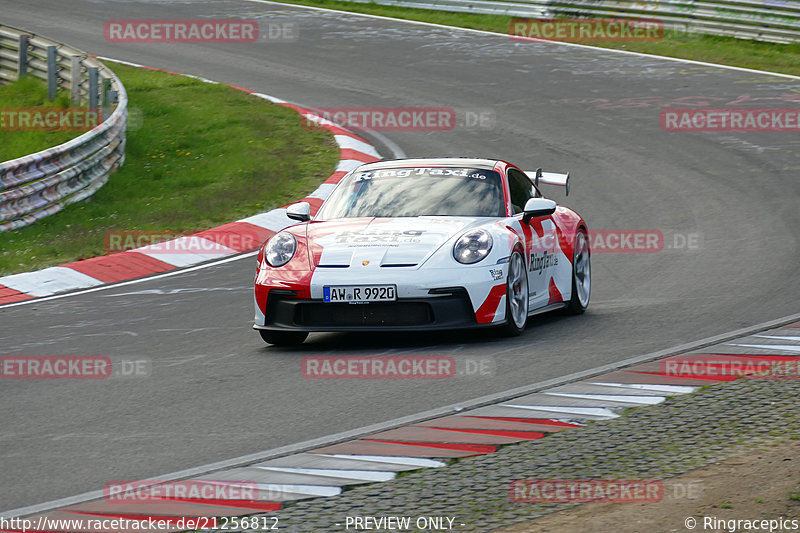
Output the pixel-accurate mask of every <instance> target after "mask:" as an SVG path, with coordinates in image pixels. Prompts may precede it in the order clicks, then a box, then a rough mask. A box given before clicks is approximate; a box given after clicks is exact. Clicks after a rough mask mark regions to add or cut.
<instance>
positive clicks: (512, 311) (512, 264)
mask: <svg viewBox="0 0 800 533" xmlns="http://www.w3.org/2000/svg"><path fill="white" fill-rule="evenodd" d="M527 321H528V272H527V270H526V269H525V261H524V260H523V259H522V254H520V253H519V252H514V253H512V254H511V258H510V259H509V261H508V276H506V323H505V325H504V326H503V333H504V334H505V335H506V336H509V337H517V336H519V335H522V333H523V332H524V331H525V324H526V322H527Z"/></svg>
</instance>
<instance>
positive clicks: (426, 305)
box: [253, 287, 491, 331]
mask: <svg viewBox="0 0 800 533" xmlns="http://www.w3.org/2000/svg"><path fill="white" fill-rule="evenodd" d="M432 292H433V291H432ZM264 316H265V320H264V325H263V326H261V325H258V324H256V325H255V326H253V327H254V328H255V329H267V330H281V331H424V330H436V329H461V328H474V327H478V326H484V325H491V324H478V323H477V321H476V319H475V313H474V311H473V309H472V304H471V302H470V298H469V295H468V294H467V291H466V289H464V288H460V287H453V288H448V289H436V290H435V292H434V293H433V294H430V296H428V297H425V298H401V299H398V300H397V301H395V302H373V303H368V304H349V303H324V302H322V301H321V300H311V299H303V298H297V297H296V296H295V295H294V294H292V291H281V290H272V291H270V294H269V297H268V299H267V305H266V313H264Z"/></svg>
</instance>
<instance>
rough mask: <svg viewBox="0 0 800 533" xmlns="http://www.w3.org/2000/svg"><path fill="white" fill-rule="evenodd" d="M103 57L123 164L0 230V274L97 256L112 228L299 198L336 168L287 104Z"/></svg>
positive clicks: (221, 218)
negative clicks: (123, 115) (124, 129)
mask: <svg viewBox="0 0 800 533" xmlns="http://www.w3.org/2000/svg"><path fill="white" fill-rule="evenodd" d="M110 66H111V67H112V69H113V70H114V71H115V72H116V73H117V74H118V75H119V76H120V78H121V79H122V82H123V84H124V85H125V87H126V89H127V91H128V98H129V100H130V102H129V109H130V110H131V120H130V121H129V128H128V136H127V143H128V144H127V149H126V157H127V159H126V163H125V165H124V166H123V167H122V168H121V169H120V170H119V171H118V172H116V173H115V174H113V175H112V176H111V179H110V180H109V182H108V183H107V184H106V185H105V186H104V187H102V188H101V189H100V190H99V191H98V192H97V193H96V194H95V195H94V196H92V197H91V198H90V199H88V200H87V201H84V202H79V203H77V204H73V205H70V206H68V207H67V208H66V209H64V210H63V211H61V212H60V213H58V214H56V215H53V216H51V217H48V218H45V219H43V220H42V221H40V222H38V223H36V224H34V225H32V226H28V227H25V228H21V229H19V230H16V231H11V232H4V233H0V250H2V252H0V274H10V273H15V272H22V271H28V270H32V269H38V268H43V267H46V266H51V265H56V264H60V263H64V262H68V261H73V260H77V259H81V258H88V257H92V256H96V255H103V254H104V253H105V250H104V244H103V238H104V235H105V234H106V232H109V231H120V230H123V231H124V230H152V231H158V232H168V233H169V232H191V231H200V230H203V229H207V228H209V227H213V226H217V225H220V224H224V223H227V222H231V221H233V220H236V219H239V218H243V217H245V216H248V215H252V214H256V213H260V212H263V211H268V210H270V209H273V208H275V207H279V206H281V205H285V204H287V203H290V202H291V201H293V200H296V199H297V198H302V197H303V196H304V195H305V194H308V193H309V192H311V191H312V190H314V189H315V188H316V187H317V185H318V184H319V183H320V182H322V181H324V180H325V179H326V178H327V177H328V176H329V175H330V174H331V173H332V172H333V170H334V169H335V166H336V163H337V162H338V159H339V158H338V156H339V151H338V147H337V146H336V144H335V141H334V139H333V136H332V135H331V134H330V133H328V132H326V131H320V130H317V129H310V128H304V127H303V126H302V125H301V120H300V116H299V115H298V114H297V113H296V112H295V111H293V110H291V109H289V108H286V107H283V106H279V105H276V104H273V103H271V102H267V101H265V100H262V99H259V98H256V97H254V96H251V95H248V94H246V93H244V92H242V91H238V90H235V89H231V88H229V87H225V86H222V85H212V84H208V83H203V82H201V81H199V80H195V79H192V78H186V77H182V76H174V75H170V74H165V73H161V72H154V71H149V70H142V69H136V68H132V67H127V66H123V65H117V64H111V65H110ZM137 117H138V118H137ZM10 134H11V132H8V135H10Z"/></svg>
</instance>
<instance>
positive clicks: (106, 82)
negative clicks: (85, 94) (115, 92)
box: [102, 78, 111, 120]
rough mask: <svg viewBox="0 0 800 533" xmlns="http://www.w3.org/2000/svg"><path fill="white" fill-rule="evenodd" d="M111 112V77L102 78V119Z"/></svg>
mask: <svg viewBox="0 0 800 533" xmlns="http://www.w3.org/2000/svg"><path fill="white" fill-rule="evenodd" d="M110 114H111V79H110V78H103V117H102V118H103V120H105V119H106V117H107V116H108V115H110Z"/></svg>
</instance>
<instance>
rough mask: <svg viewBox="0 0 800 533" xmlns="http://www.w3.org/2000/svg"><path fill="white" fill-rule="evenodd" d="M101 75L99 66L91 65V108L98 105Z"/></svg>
mask: <svg viewBox="0 0 800 533" xmlns="http://www.w3.org/2000/svg"><path fill="white" fill-rule="evenodd" d="M99 77H100V71H99V70H98V69H97V67H91V68H90V69H89V109H97V108H98V107H99V105H98V97H99V94H98V87H97V85H98V81H99Z"/></svg>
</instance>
